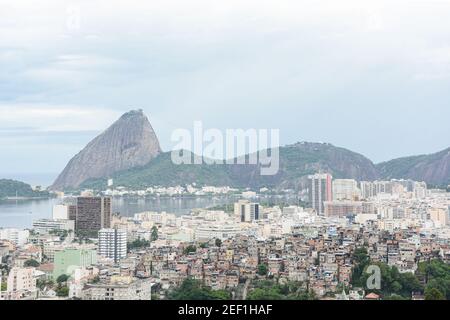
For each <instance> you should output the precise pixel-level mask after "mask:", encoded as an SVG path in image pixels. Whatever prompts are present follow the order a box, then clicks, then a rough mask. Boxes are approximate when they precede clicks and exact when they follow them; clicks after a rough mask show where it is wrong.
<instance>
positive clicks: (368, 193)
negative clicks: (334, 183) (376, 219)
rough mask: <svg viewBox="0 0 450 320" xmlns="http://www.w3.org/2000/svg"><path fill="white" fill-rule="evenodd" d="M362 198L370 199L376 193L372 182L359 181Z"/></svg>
mask: <svg viewBox="0 0 450 320" xmlns="http://www.w3.org/2000/svg"><path fill="white" fill-rule="evenodd" d="M359 188H360V191H361V198H362V199H370V198H373V197H375V196H376V195H377V188H376V186H375V184H374V183H373V182H370V181H361V182H360V183H359Z"/></svg>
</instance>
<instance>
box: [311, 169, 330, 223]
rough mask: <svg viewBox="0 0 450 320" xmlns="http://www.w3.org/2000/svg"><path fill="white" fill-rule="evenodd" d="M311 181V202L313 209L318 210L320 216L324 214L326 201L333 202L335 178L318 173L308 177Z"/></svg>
mask: <svg viewBox="0 0 450 320" xmlns="http://www.w3.org/2000/svg"><path fill="white" fill-rule="evenodd" d="M308 179H309V188H308V189H309V201H310V203H311V207H312V208H313V209H314V210H316V212H317V213H318V214H323V213H324V205H323V203H324V202H325V201H331V200H333V195H332V179H333V177H332V176H331V175H330V174H328V173H317V174H314V175H310V176H308Z"/></svg>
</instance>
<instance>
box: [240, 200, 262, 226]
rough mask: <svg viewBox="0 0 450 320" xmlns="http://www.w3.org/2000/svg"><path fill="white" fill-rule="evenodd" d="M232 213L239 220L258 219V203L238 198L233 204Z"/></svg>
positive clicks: (249, 220)
mask: <svg viewBox="0 0 450 320" xmlns="http://www.w3.org/2000/svg"><path fill="white" fill-rule="evenodd" d="M234 214H235V215H236V216H238V217H239V219H240V220H241V222H251V221H254V220H259V219H260V207H259V203H253V202H250V201H248V200H239V201H238V202H236V203H235V204H234Z"/></svg>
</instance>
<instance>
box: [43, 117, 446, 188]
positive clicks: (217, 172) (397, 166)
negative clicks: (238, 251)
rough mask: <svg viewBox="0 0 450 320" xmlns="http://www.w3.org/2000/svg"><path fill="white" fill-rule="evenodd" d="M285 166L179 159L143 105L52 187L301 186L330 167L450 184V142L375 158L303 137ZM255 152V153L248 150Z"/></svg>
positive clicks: (358, 175)
mask: <svg viewBox="0 0 450 320" xmlns="http://www.w3.org/2000/svg"><path fill="white" fill-rule="evenodd" d="M279 151H280V153H279V154H280V162H279V164H280V169H279V171H278V173H277V174H275V175H273V176H263V175H261V174H260V172H259V171H260V166H259V165H255V164H246V165H241V164H232V165H230V164H222V165H219V164H216V165H210V164H205V163H203V164H201V165H188V164H184V165H176V164H173V163H172V161H171V159H170V154H171V152H163V151H162V150H161V147H160V145H159V141H158V138H157V137H156V134H155V132H154V130H153V128H152V126H151V124H150V122H149V120H148V118H147V117H146V116H145V115H144V113H143V111H142V110H141V109H139V110H132V111H130V112H127V113H125V114H124V115H122V116H121V117H120V118H119V119H118V120H117V121H116V122H114V123H113V124H112V125H111V126H110V127H109V128H108V129H106V130H105V131H104V132H103V133H102V134H100V135H99V136H97V137H96V138H95V139H93V140H92V141H91V142H90V143H89V144H88V145H87V146H86V147H85V148H84V149H83V150H82V151H80V152H79V153H78V154H77V155H75V156H74V157H73V158H72V159H71V160H70V161H69V163H68V164H67V166H66V168H65V169H64V171H63V172H62V173H61V174H60V175H59V177H58V178H57V180H56V181H55V183H54V184H53V185H52V187H51V188H50V189H51V190H76V189H79V188H92V187H96V188H105V187H106V181H107V179H108V178H113V179H114V182H115V184H116V185H124V186H129V187H137V186H149V185H164V186H169V185H179V184H190V183H194V182H196V183H197V184H201V183H204V184H213V183H215V184H220V185H230V186H237V187H252V188H257V187H262V186H270V187H274V188H293V189H296V188H300V187H302V186H303V185H305V184H306V182H307V181H306V176H307V175H309V174H313V173H316V172H319V171H321V172H329V173H331V174H332V175H333V176H334V177H335V178H349V179H356V180H369V181H370V180H376V179H391V178H396V179H402V178H403V179H414V180H419V181H425V182H427V183H429V184H433V185H444V184H450V148H448V149H445V150H443V151H440V152H437V153H433V154H429V155H419V156H412V157H403V158H397V159H393V160H390V161H386V162H382V163H379V164H374V163H373V162H372V161H371V160H370V159H368V158H367V157H365V156H364V155H362V154H359V153H356V152H353V151H351V150H348V149H345V148H342V147H337V146H334V145H332V144H330V143H316V142H297V143H294V144H290V145H286V146H282V147H280V149H279ZM246 157H249V155H246Z"/></svg>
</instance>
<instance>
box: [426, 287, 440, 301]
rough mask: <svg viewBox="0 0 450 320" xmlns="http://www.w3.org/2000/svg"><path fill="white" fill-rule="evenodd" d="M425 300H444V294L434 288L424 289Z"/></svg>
mask: <svg viewBox="0 0 450 320" xmlns="http://www.w3.org/2000/svg"><path fill="white" fill-rule="evenodd" d="M425 300H445V296H444V294H443V293H442V292H441V291H439V290H438V289H436V288H430V289H426V290H425Z"/></svg>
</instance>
